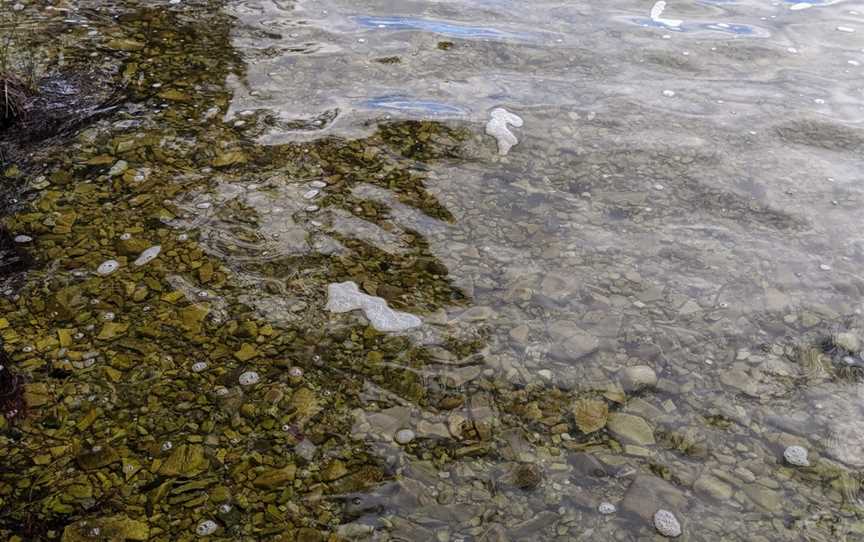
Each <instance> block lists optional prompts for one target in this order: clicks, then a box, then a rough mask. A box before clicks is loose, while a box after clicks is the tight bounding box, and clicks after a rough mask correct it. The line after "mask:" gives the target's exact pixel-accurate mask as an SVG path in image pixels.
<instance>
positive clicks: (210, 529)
mask: <svg viewBox="0 0 864 542" xmlns="http://www.w3.org/2000/svg"><path fill="white" fill-rule="evenodd" d="M217 530H219V525H217V524H216V522H215V521H213V520H209V519H205V520H204V521H202V522H201V523H199V524H198V526H197V527H195V532H196V533H197V534H198V536H210V535H211V534H213V533H215V532H216V531H217Z"/></svg>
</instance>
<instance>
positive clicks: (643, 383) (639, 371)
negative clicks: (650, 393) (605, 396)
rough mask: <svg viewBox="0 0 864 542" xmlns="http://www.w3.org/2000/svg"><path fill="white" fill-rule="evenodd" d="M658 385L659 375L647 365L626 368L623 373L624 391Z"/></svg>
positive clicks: (622, 384)
mask: <svg viewBox="0 0 864 542" xmlns="http://www.w3.org/2000/svg"><path fill="white" fill-rule="evenodd" d="M656 385H657V373H655V372H654V369H652V368H651V367H649V366H647V365H634V366H632V367H625V368H624V369H623V370H622V371H621V386H622V387H623V388H624V391H635V390H638V389H641V388H652V387H654V386H656Z"/></svg>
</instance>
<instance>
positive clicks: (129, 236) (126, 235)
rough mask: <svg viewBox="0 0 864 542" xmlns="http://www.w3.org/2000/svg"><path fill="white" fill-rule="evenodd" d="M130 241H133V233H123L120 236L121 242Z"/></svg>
mask: <svg viewBox="0 0 864 542" xmlns="http://www.w3.org/2000/svg"><path fill="white" fill-rule="evenodd" d="M129 239H132V234H131V233H122V234H120V240H121V241H128V240H129Z"/></svg>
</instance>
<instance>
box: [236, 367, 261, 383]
mask: <svg viewBox="0 0 864 542" xmlns="http://www.w3.org/2000/svg"><path fill="white" fill-rule="evenodd" d="M238 380H239V381H240V385H241V386H252V385H255V384H257V383H258V381H260V380H261V377H260V376H258V373H256V372H255V371H246V372H245V373H243V374H241V375H240V378H239V379H238Z"/></svg>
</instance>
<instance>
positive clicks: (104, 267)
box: [96, 260, 120, 277]
mask: <svg viewBox="0 0 864 542" xmlns="http://www.w3.org/2000/svg"><path fill="white" fill-rule="evenodd" d="M119 268H120V264H119V263H118V262H117V260H105V261H104V262H102V263H100V264H99V267H97V268H96V273H97V274H99V275H102V276H103V277H104V276H106V275H110V274H111V273H113V272H114V271H117V269H119Z"/></svg>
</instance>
